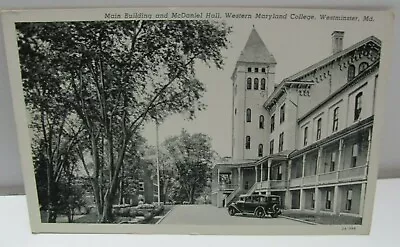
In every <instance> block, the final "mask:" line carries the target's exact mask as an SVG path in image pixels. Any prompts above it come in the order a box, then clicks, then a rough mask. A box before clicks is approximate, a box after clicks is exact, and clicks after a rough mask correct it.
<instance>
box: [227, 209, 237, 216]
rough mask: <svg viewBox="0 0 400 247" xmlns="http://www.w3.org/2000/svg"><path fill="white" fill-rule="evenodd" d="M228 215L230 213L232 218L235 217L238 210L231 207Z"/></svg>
mask: <svg viewBox="0 0 400 247" xmlns="http://www.w3.org/2000/svg"><path fill="white" fill-rule="evenodd" d="M228 213H229V215H230V216H234V215H235V214H236V210H235V209H234V208H232V207H230V208H229V209H228Z"/></svg>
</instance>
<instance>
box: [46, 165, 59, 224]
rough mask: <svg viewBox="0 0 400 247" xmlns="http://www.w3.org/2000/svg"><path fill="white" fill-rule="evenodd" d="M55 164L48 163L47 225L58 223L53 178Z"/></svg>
mask: <svg viewBox="0 0 400 247" xmlns="http://www.w3.org/2000/svg"><path fill="white" fill-rule="evenodd" d="M53 175H54V174H53V164H51V163H50V162H47V198H48V200H49V201H48V209H47V212H48V214H47V223H56V219H57V212H56V206H55V195H54V194H55V193H54V192H55V183H54V176H53Z"/></svg>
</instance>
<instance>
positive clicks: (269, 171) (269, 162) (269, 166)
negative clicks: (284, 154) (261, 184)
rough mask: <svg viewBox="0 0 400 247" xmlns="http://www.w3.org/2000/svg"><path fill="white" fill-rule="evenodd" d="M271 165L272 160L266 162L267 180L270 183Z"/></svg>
mask: <svg viewBox="0 0 400 247" xmlns="http://www.w3.org/2000/svg"><path fill="white" fill-rule="evenodd" d="M271 165H272V160H270V159H269V160H268V178H267V180H268V181H270V180H271Z"/></svg>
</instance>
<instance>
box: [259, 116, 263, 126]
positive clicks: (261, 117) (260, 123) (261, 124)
mask: <svg viewBox="0 0 400 247" xmlns="http://www.w3.org/2000/svg"><path fill="white" fill-rule="evenodd" d="M259 127H260V129H264V116H263V115H260V122H259Z"/></svg>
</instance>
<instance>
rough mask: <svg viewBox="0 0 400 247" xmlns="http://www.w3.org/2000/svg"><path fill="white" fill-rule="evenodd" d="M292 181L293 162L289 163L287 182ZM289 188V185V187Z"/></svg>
mask: <svg viewBox="0 0 400 247" xmlns="http://www.w3.org/2000/svg"><path fill="white" fill-rule="evenodd" d="M290 179H292V160H289V161H288V168H287V179H286V180H287V181H290ZM288 188H289V185H288Z"/></svg>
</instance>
